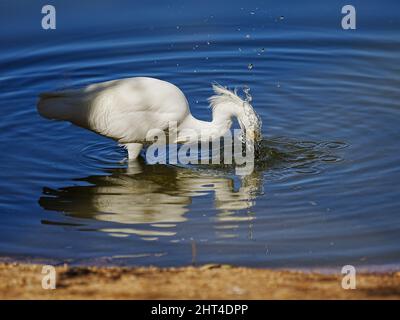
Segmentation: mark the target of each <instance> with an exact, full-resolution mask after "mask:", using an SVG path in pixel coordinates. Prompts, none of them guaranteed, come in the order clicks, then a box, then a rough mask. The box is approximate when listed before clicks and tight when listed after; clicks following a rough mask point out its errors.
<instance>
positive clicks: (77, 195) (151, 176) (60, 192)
mask: <svg viewBox="0 0 400 320" xmlns="http://www.w3.org/2000/svg"><path fill="white" fill-rule="evenodd" d="M236 179H239V181H238V184H239V185H238V186H237V187H236V188H235V184H236V183H235V180H236ZM78 181H80V183H85V185H74V186H69V187H63V188H59V189H56V190H55V189H50V188H44V189H43V194H42V196H41V197H40V199H39V204H40V206H41V207H43V208H44V209H45V210H52V211H59V212H63V213H65V214H66V215H67V216H68V217H69V221H73V222H74V219H75V220H76V221H79V223H77V226H78V227H79V228H82V224H84V225H85V227H84V229H88V227H89V228H92V229H95V230H98V231H102V232H106V233H107V234H109V235H111V236H116V237H126V236H129V235H137V236H139V237H141V238H142V239H144V240H156V239H158V238H159V237H162V236H169V237H172V236H176V228H175V227H176V225H177V224H178V223H182V222H185V221H187V219H188V218H187V216H186V213H187V212H188V211H189V206H190V205H191V204H192V202H194V201H195V198H196V197H200V196H205V195H208V194H213V198H214V204H213V206H212V207H213V208H215V209H216V210H217V215H216V217H214V218H215V219H216V221H217V222H221V223H225V222H226V223H230V222H239V221H241V220H249V221H251V220H252V217H253V216H252V215H251V214H250V215H249V214H245V215H236V213H237V212H238V211H239V210H245V211H246V212H247V211H249V210H250V209H251V207H252V206H253V205H254V201H255V198H256V196H257V195H258V194H259V193H260V189H261V186H262V174H261V173H257V172H253V174H251V175H248V176H245V177H241V178H238V177H234V176H230V175H227V172H215V171H210V170H203V169H199V168H197V169H193V168H184V167H178V166H168V165H146V164H145V163H144V161H143V160H142V159H141V160H140V161H136V162H132V161H131V162H130V163H129V166H128V167H127V168H118V169H111V170H107V174H106V175H94V176H89V177H86V178H82V179H78ZM209 210H210V208H207V209H204V211H205V212H207V211H209ZM70 219H72V220H70ZM82 219H85V220H82ZM88 219H89V220H88ZM76 221H75V222H76ZM82 221H83V222H82ZM94 222H95V223H94ZM44 223H48V224H57V225H59V224H62V223H59V222H56V221H48V220H46V221H44ZM93 223H94V225H95V226H93V225H92V224H93ZM72 224H74V223H72ZM66 225H67V224H66ZM69 225H71V224H69Z"/></svg>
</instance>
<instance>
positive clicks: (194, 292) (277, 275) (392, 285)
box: [0, 263, 400, 299]
mask: <svg viewBox="0 0 400 320" xmlns="http://www.w3.org/2000/svg"><path fill="white" fill-rule="evenodd" d="M41 272H42V265H34V264H20V263H1V264H0V298H1V299H400V272H397V273H384V274H369V273H362V274H357V289H355V290H344V289H342V287H341V280H342V276H341V275H334V274H329V275H326V274H319V273H303V272H293V271H278V270H266V269H252V268H241V267H230V266H218V265H208V266H203V267H183V268H154V267H149V268H144V267H140V268H120V267H110V268H106V267H68V266H63V267H57V268H56V273H57V288H56V289H55V290H44V289H42V286H41V282H42V277H43V275H42V273H41Z"/></svg>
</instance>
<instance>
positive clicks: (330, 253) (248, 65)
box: [0, 0, 400, 270]
mask: <svg viewBox="0 0 400 320" xmlns="http://www.w3.org/2000/svg"><path fill="white" fill-rule="evenodd" d="M351 2H352V3H351V4H352V5H353V6H354V7H355V8H356V12H357V15H356V17H357V20H356V21H357V24H356V26H357V29H355V30H343V29H342V27H341V19H342V17H343V16H344V15H343V14H342V13H341V8H342V7H343V6H344V5H345V4H348V3H347V1H346V2H345V1H338V0H333V1H317V0H306V1H289V0H280V1H265V0H263V1H255V0H249V1H237V0H233V1H229V2H228V1H226V2H222V1H208V0H207V1H181V0H179V1H123V0H113V1H103V0H101V1H59V0H55V1H51V4H52V5H54V6H55V8H56V19H57V20H56V21H57V25H56V26H57V28H56V30H43V29H42V27H41V19H42V17H43V15H42V14H41V9H42V6H43V5H44V4H47V3H45V2H43V1H9V0H5V1H1V3H0V26H1V27H0V39H1V51H0V132H1V135H0V146H1V155H0V157H1V158H0V160H1V161H0V256H1V257H3V258H6V257H7V258H11V259H31V260H35V259H45V260H50V261H54V262H55V263H64V262H68V263H72V264H106V265H111V264H116V265H158V266H171V265H174V266H178V265H188V264H191V263H196V264H203V263H229V264H235V265H246V266H258V267H285V268H323V267H325V268H341V266H343V265H345V264H352V265H355V266H357V267H364V268H367V269H370V270H373V269H388V268H398V266H399V263H400V212H399V209H400V194H399V190H400V188H399V187H400V170H399V160H400V155H399V150H400V139H399V137H400V135H399V124H400V123H399V119H400V109H399V103H400V91H399V87H400V55H399V52H400V32H399V31H400V19H399V18H400V4H399V2H398V1H394V0H393V1H390V0H384V1H361V0H353V1H351ZM135 76H149V77H156V78H160V79H163V80H166V81H170V82H172V83H174V84H175V85H177V86H178V87H179V88H181V89H182V90H183V92H184V93H185V94H186V96H187V99H188V101H189V103H190V105H191V110H192V113H193V114H194V115H195V116H196V117H198V118H201V119H203V120H210V119H211V111H210V109H209V108H208V107H207V98H208V97H209V96H210V95H212V89H211V83H212V82H218V83H220V84H222V85H225V86H229V87H231V88H233V87H238V88H243V87H244V86H248V87H250V89H251V91H250V92H251V95H252V97H253V106H254V108H255V110H256V111H257V112H258V113H259V115H260V117H261V118H262V121H263V124H264V125H263V136H264V138H263V141H262V146H261V147H262V152H261V154H260V155H259V158H258V159H257V161H256V169H255V171H254V173H253V174H252V175H250V176H247V177H245V178H241V177H238V176H236V175H235V174H234V172H232V170H226V169H224V168H219V167H217V168H214V167H207V166H206V167H195V166H185V167H182V166H172V165H149V164H146V163H145V161H141V162H140V163H138V164H136V165H134V166H133V165H128V164H127V163H126V162H124V161H123V159H124V158H125V157H126V154H125V151H124V150H123V149H121V148H119V147H118V146H117V145H116V143H115V142H113V141H112V140H109V139H107V138H104V137H101V136H98V135H96V134H94V133H92V132H89V131H86V130H84V129H81V128H78V127H75V126H73V125H71V124H69V123H63V122H53V121H48V120H46V119H43V118H41V117H40V116H39V115H38V114H37V111H36V103H37V99H38V95H39V93H41V92H43V91H52V90H58V89H64V88H70V87H79V86H82V85H87V84H90V83H94V82H100V81H106V80H112V79H117V78H124V77H135ZM154 94H157V92H154Z"/></svg>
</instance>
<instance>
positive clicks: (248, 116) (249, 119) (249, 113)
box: [238, 101, 262, 142]
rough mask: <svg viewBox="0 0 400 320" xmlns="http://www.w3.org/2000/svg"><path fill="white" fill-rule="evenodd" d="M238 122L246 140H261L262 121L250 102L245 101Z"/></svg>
mask: <svg viewBox="0 0 400 320" xmlns="http://www.w3.org/2000/svg"><path fill="white" fill-rule="evenodd" d="M238 121H239V125H240V128H241V129H242V131H243V133H245V135H246V139H250V140H251V141H253V142H257V141H259V140H261V125H262V123H261V119H260V117H259V116H258V114H257V113H256V112H255V111H254V109H253V107H252V105H251V104H250V103H249V102H247V101H243V106H242V109H241V110H240V112H239V114H238Z"/></svg>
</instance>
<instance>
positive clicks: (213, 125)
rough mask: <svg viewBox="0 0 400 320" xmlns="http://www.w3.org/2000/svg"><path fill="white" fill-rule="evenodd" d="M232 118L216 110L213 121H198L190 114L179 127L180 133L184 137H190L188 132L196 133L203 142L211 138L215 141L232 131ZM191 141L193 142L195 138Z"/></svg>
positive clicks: (230, 115)
mask: <svg viewBox="0 0 400 320" xmlns="http://www.w3.org/2000/svg"><path fill="white" fill-rule="evenodd" d="M232 116H233V115H232V114H227V113H222V112H218V111H216V110H214V112H213V119H212V121H203V120H199V119H196V118H195V117H193V116H192V115H191V114H189V115H188V116H187V117H186V119H185V120H184V121H183V122H182V123H181V125H180V126H179V129H178V131H180V132H181V133H182V135H186V136H188V134H186V132H188V133H190V131H192V132H193V133H194V132H196V134H195V135H197V138H198V139H199V140H200V138H201V139H202V140H203V139H210V138H211V139H215V138H218V137H221V136H223V135H224V134H225V133H226V132H227V131H228V130H229V129H230V127H231V125H232V120H231V118H232ZM189 135H190V134H189ZM190 136H192V135H190ZM190 140H193V138H191V139H190Z"/></svg>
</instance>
